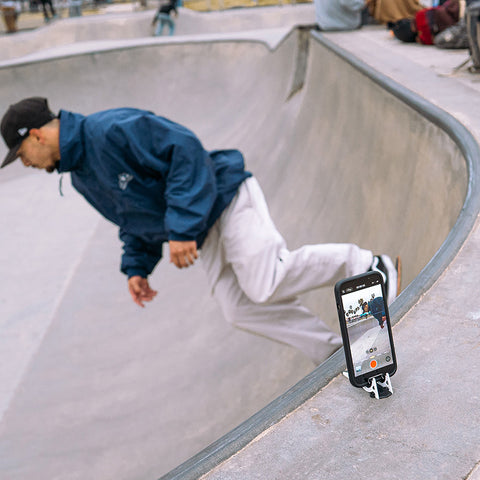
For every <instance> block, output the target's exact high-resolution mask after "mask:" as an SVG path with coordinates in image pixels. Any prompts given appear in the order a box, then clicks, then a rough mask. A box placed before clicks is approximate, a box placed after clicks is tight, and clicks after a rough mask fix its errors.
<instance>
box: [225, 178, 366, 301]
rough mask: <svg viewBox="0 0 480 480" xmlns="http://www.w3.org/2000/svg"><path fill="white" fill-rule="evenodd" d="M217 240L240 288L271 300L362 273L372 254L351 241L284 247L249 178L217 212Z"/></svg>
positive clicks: (246, 292)
mask: <svg viewBox="0 0 480 480" xmlns="http://www.w3.org/2000/svg"><path fill="white" fill-rule="evenodd" d="M219 221H220V226H219V228H220V232H221V233H220V236H221V245H222V248H223V252H224V258H225V260H224V261H225V263H226V264H230V265H231V266H232V269H233V271H234V273H235V275H236V277H237V279H238V283H239V285H240V287H241V289H242V290H243V292H244V293H245V294H246V295H247V296H248V297H249V298H250V300H252V301H253V302H254V303H274V302H278V301H283V300H285V299H290V298H292V297H297V296H298V295H300V294H301V293H303V292H306V291H309V290H312V289H316V288H320V287H324V286H327V285H333V284H335V282H336V281H338V280H340V279H342V278H345V277H349V276H352V275H356V274H359V273H363V272H365V271H367V270H368V268H369V267H370V265H371V263H372V259H373V255H372V252H370V251H368V250H363V249H361V248H359V247H358V246H356V245H352V244H319V245H306V246H303V247H301V248H299V249H297V250H294V251H292V252H290V251H289V250H288V249H287V246H286V243H285V240H284V239H283V237H282V236H281V235H280V233H279V232H278V231H277V229H276V227H275V225H274V224H273V221H272V219H271V218H270V214H269V212H268V207H267V204H266V202H265V199H264V196H263V193H262V191H261V189H260V187H259V185H258V183H257V181H256V179H255V178H249V179H247V180H246V181H245V182H244V183H243V184H242V185H241V186H240V189H239V192H238V194H237V196H236V197H235V198H234V200H233V201H232V204H231V205H230V206H229V207H228V208H227V210H226V211H225V212H224V214H223V215H222V216H221V218H220V220H219Z"/></svg>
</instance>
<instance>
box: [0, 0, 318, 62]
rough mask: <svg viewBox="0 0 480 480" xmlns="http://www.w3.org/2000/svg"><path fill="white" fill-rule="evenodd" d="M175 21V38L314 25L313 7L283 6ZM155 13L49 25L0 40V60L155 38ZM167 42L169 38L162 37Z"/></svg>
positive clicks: (187, 13)
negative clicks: (87, 44) (69, 47)
mask: <svg viewBox="0 0 480 480" xmlns="http://www.w3.org/2000/svg"><path fill="white" fill-rule="evenodd" d="M178 11H179V14H178V17H177V18H176V19H175V24H176V25H175V34H176V35H186V34H188V35H191V34H205V33H232V32H238V31H245V30H257V29H266V28H269V29H271V28H288V27H291V26H293V25H297V24H312V23H314V21H315V14H314V8H313V5H312V4H303V5H295V6H293V5H284V6H282V7H278V8H272V7H260V8H255V9H244V10H225V11H219V12H209V13H199V12H195V11H193V10H189V9H187V8H179V9H178ZM155 12H156V10H152V9H150V10H146V11H139V12H135V13H131V12H118V13H105V14H103V15H93V16H85V17H81V18H65V19H62V20H59V21H55V22H53V23H51V24H49V25H46V26H42V27H41V28H37V29H35V30H32V31H28V32H20V33H17V34H15V35H4V36H0V60H8V59H11V58H17V57H20V56H24V55H27V54H30V53H33V52H38V51H45V50H50V51H51V50H53V51H55V49H57V48H58V47H61V46H63V45H71V44H73V43H77V42H87V41H89V42H92V41H93V42H97V45H98V41H101V40H120V39H121V40H124V39H129V38H143V37H148V36H152V35H153V32H154V27H153V26H152V20H153V17H154V14H155ZM162 38H163V39H164V40H166V41H168V37H162Z"/></svg>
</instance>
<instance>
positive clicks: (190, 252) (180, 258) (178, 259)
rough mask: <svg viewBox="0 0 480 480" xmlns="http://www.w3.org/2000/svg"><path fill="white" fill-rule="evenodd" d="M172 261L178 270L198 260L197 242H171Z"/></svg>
mask: <svg viewBox="0 0 480 480" xmlns="http://www.w3.org/2000/svg"><path fill="white" fill-rule="evenodd" d="M169 244H170V261H171V262H172V263H173V264H174V265H175V266H177V267H178V268H186V267H189V266H190V265H193V264H194V263H195V260H196V259H197V258H198V251H197V242H195V241H187V242H178V241H173V240H170V242H169Z"/></svg>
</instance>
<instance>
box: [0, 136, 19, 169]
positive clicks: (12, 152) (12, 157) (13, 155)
mask: <svg viewBox="0 0 480 480" xmlns="http://www.w3.org/2000/svg"><path fill="white" fill-rule="evenodd" d="M21 145H22V142H20V143H19V144H18V145H17V146H15V147H13V148H12V149H11V150H10V151H9V152H8V153H7V156H6V157H5V159H4V160H3V163H2V165H0V168H3V167H6V166H7V165H10V164H11V163H12V162H14V161H15V160H16V159H17V157H18V153H17V152H18V149H19V148H20V146H21Z"/></svg>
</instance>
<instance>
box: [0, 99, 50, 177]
mask: <svg viewBox="0 0 480 480" xmlns="http://www.w3.org/2000/svg"><path fill="white" fill-rule="evenodd" d="M54 118H55V115H54V114H53V113H52V112H51V111H50V108H49V107H48V102H47V99H46V98H42V97H30V98H25V99H24V100H21V101H20V102H18V103H14V104H13V105H10V107H9V109H8V110H7V112H6V113H5V115H4V116H3V118H2V124H1V127H0V128H1V131H2V137H3V139H4V140H5V143H6V144H7V147H8V148H9V152H8V154H7V156H6V157H5V159H4V160H3V163H2V165H0V168H3V167H5V166H7V165H9V164H10V163H12V162H13V161H14V160H15V159H16V158H17V151H18V149H19V148H20V145H21V144H22V142H23V141H24V140H25V139H26V138H27V137H28V135H29V132H30V129H32V128H40V127H43V126H44V125H45V124H46V123H48V122H50V121H51V120H53V119H54Z"/></svg>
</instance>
